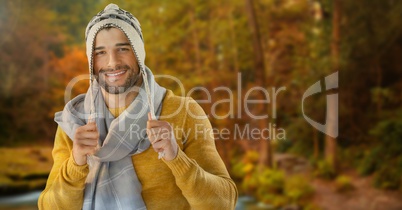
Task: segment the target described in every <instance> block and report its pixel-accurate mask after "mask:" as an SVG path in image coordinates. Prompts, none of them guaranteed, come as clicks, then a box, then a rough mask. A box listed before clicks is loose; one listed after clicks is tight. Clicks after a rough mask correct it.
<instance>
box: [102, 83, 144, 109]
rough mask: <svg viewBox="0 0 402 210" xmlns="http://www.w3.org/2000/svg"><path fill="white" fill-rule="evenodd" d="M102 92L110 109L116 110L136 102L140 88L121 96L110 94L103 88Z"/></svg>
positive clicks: (130, 90)
mask: <svg viewBox="0 0 402 210" xmlns="http://www.w3.org/2000/svg"><path fill="white" fill-rule="evenodd" d="M101 90H102V94H103V97H104V99H105V103H106V106H107V107H108V108H110V109H115V108H121V107H127V106H129V105H130V104H131V102H133V101H134V99H135V97H137V95H138V93H139V90H140V87H137V86H134V87H132V88H130V89H129V90H127V91H126V92H124V93H120V94H110V93H108V92H106V90H104V89H103V88H102V89H101Z"/></svg>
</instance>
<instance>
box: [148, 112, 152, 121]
mask: <svg viewBox="0 0 402 210" xmlns="http://www.w3.org/2000/svg"><path fill="white" fill-rule="evenodd" d="M148 120H152V116H151V112H148Z"/></svg>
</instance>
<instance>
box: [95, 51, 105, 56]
mask: <svg viewBox="0 0 402 210" xmlns="http://www.w3.org/2000/svg"><path fill="white" fill-rule="evenodd" d="M105 53H106V52H105V51H96V52H95V55H96V56H98V55H103V54H105Z"/></svg>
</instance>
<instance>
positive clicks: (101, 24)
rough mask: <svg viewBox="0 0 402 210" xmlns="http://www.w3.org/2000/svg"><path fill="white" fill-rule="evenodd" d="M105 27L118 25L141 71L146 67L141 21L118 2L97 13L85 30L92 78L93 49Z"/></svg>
mask: <svg viewBox="0 0 402 210" xmlns="http://www.w3.org/2000/svg"><path fill="white" fill-rule="evenodd" d="M105 27H116V28H118V29H120V30H121V31H122V32H123V33H124V34H125V35H126V36H127V38H128V40H129V42H130V44H131V46H132V48H133V51H134V54H135V56H136V58H137V62H138V65H139V68H140V70H141V71H143V70H144V67H145V64H144V62H145V49H144V40H143V37H142V33H141V27H140V23H139V22H138V20H137V18H135V17H134V16H133V15H132V14H131V13H129V12H127V11H125V10H123V9H120V8H119V6H117V5H116V4H109V5H107V6H106V7H105V9H104V10H103V11H100V12H99V13H98V14H97V15H95V16H94V17H93V18H92V20H91V21H90V22H89V23H88V26H87V28H86V30H85V40H86V48H87V50H86V51H87V57H88V63H89V73H90V77H91V78H90V79H91V81H92V79H93V72H94V70H93V50H94V42H95V37H96V35H97V33H98V32H99V31H100V30H102V29H103V28H105Z"/></svg>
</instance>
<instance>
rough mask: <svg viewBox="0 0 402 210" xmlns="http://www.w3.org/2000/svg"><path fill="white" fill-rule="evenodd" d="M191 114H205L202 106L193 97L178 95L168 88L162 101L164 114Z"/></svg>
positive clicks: (175, 115)
mask: <svg viewBox="0 0 402 210" xmlns="http://www.w3.org/2000/svg"><path fill="white" fill-rule="evenodd" d="M187 114H190V116H194V114H195V116H199V115H201V116H205V112H204V110H203V109H202V108H201V106H200V105H199V104H198V103H197V102H196V101H195V100H194V99H193V98H191V97H188V96H178V95H175V94H174V93H173V91H171V90H166V95H165V98H164V99H163V102H162V113H161V115H162V116H170V117H171V116H173V117H179V118H180V117H183V116H184V115H187Z"/></svg>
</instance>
